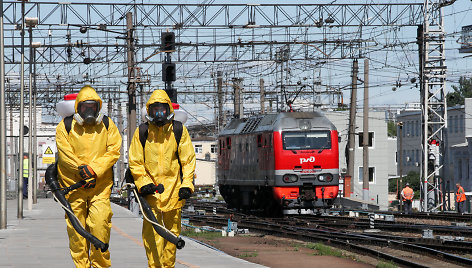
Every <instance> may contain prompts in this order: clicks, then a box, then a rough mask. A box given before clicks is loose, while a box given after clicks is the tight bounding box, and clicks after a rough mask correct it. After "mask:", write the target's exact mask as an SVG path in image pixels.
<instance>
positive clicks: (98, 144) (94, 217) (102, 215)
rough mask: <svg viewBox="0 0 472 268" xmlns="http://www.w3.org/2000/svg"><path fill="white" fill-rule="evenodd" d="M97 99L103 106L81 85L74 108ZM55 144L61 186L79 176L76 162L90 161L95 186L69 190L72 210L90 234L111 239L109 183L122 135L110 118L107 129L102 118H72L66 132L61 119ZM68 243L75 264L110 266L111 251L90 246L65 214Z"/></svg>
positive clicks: (68, 184) (75, 180)
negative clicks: (91, 121)
mask: <svg viewBox="0 0 472 268" xmlns="http://www.w3.org/2000/svg"><path fill="white" fill-rule="evenodd" d="M86 100H96V101H98V102H99V103H100V108H101V107H102V100H101V99H100V97H99V96H98V94H97V93H96V92H95V90H94V89H93V88H92V87H90V86H85V87H83V88H82V89H81V90H80V92H79V94H78V95H77V99H76V101H75V111H76V112H77V105H78V103H79V102H82V101H86ZM56 144H57V150H58V154H59V160H58V165H57V169H58V177H59V178H58V179H59V182H60V183H61V184H62V186H64V187H68V186H70V185H72V184H75V183H77V182H78V181H81V180H82V177H80V175H79V170H78V166H81V165H89V166H90V167H92V169H93V171H94V172H95V173H96V185H95V188H90V189H84V188H79V189H77V190H74V191H72V192H70V193H69V195H68V197H67V199H68V200H69V202H70V204H71V207H72V210H73V212H74V214H75V215H76V216H77V217H78V219H79V220H80V222H81V224H82V225H83V226H84V227H85V229H86V230H87V231H88V232H90V233H91V234H92V235H94V236H96V237H97V238H98V239H100V240H101V241H103V242H104V243H108V242H109V241H110V229H111V217H112V215H113V213H112V211H111V206H110V194H111V187H112V186H113V171H112V166H113V165H114V164H115V162H116V161H117V160H118V158H119V157H120V147H121V136H120V133H119V131H118V128H117V127H116V125H115V124H114V123H113V121H112V120H111V119H110V118H109V126H108V130H107V129H106V127H105V124H104V123H103V122H100V123H97V124H96V125H80V124H78V123H77V122H76V121H75V119H74V120H72V125H71V130H70V132H69V133H67V130H66V128H65V124H64V120H63V121H61V122H60V123H59V125H57V127H56ZM66 222H67V233H68V235H69V247H70V253H71V256H72V259H73V261H74V263H75V265H76V267H80V268H82V267H87V268H88V267H91V266H93V267H110V266H111V262H110V252H109V251H108V250H107V251H106V252H103V253H102V252H101V251H100V250H97V249H95V247H93V246H92V247H90V243H88V242H87V241H86V240H85V238H83V237H82V236H81V235H79V234H78V233H77V232H76V231H75V229H74V228H73V227H72V225H71V224H70V221H69V219H68V218H67V217H66Z"/></svg>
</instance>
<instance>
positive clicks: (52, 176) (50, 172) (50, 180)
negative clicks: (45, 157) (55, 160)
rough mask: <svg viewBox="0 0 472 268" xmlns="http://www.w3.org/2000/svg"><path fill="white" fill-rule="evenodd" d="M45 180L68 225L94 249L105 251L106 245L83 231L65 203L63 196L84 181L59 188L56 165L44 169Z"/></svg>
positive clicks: (68, 204)
mask: <svg viewBox="0 0 472 268" xmlns="http://www.w3.org/2000/svg"><path fill="white" fill-rule="evenodd" d="M45 180H46V183H47V184H48V185H49V188H51V191H52V194H53V196H54V198H55V199H56V200H57V201H59V204H60V205H61V206H62V208H63V209H64V211H65V212H66V214H67V217H68V218H69V220H70V223H71V224H72V227H74V229H75V230H76V231H77V233H79V234H80V235H81V236H83V237H84V238H85V239H87V241H89V242H90V243H92V244H93V245H94V246H95V248H96V249H100V251H101V252H105V251H107V249H108V244H107V243H103V242H102V241H100V240H99V239H98V238H96V237H95V236H94V235H92V234H91V233H89V232H87V231H86V230H85V228H84V227H83V226H82V224H81V223H80V221H79V219H78V218H77V216H75V214H74V212H72V208H71V206H70V203H69V201H67V199H66V197H65V195H66V194H68V193H69V192H70V191H73V190H75V189H78V188H80V187H82V186H83V185H84V184H85V181H79V182H78V183H76V184H73V185H71V186H69V187H65V188H63V187H61V186H60V185H59V182H58V180H57V165H56V164H52V165H49V167H48V168H47V169H46V173H45Z"/></svg>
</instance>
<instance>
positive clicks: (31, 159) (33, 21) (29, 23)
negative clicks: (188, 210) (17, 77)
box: [25, 18, 38, 210]
mask: <svg viewBox="0 0 472 268" xmlns="http://www.w3.org/2000/svg"><path fill="white" fill-rule="evenodd" d="M25 23H26V27H28V35H29V52H30V53H29V79H28V81H29V82H28V97H29V99H28V129H29V131H28V210H32V209H33V188H36V186H35V185H34V181H35V179H34V177H36V176H35V174H33V172H32V169H31V166H32V165H35V166H36V155H33V131H32V130H33V28H34V27H36V25H38V18H25ZM34 121H36V120H34ZM35 123H36V122H35ZM34 146H36V144H35V145H34Z"/></svg>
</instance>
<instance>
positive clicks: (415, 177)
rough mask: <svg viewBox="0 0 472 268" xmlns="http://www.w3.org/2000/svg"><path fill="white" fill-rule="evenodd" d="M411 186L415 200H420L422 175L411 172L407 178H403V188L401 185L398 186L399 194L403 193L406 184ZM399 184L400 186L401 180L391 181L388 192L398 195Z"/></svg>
mask: <svg viewBox="0 0 472 268" xmlns="http://www.w3.org/2000/svg"><path fill="white" fill-rule="evenodd" d="M407 182H408V183H409V184H410V187H411V188H412V189H413V191H414V192H415V196H414V198H415V199H418V198H420V174H419V173H418V172H414V171H410V172H408V174H407V175H406V176H403V178H402V186H401V188H400V185H398V194H400V192H401V191H402V189H403V188H404V187H405V184H406V183H407ZM397 183H398V184H400V178H398V179H391V180H389V182H388V191H389V192H390V193H396V192H397Z"/></svg>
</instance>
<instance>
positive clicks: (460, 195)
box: [456, 183, 466, 214]
mask: <svg viewBox="0 0 472 268" xmlns="http://www.w3.org/2000/svg"><path fill="white" fill-rule="evenodd" d="M456 187H457V192H456V202H457V212H459V213H460V214H464V204H465V199H466V198H465V191H464V188H463V187H462V186H461V185H460V184H459V183H456Z"/></svg>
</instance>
